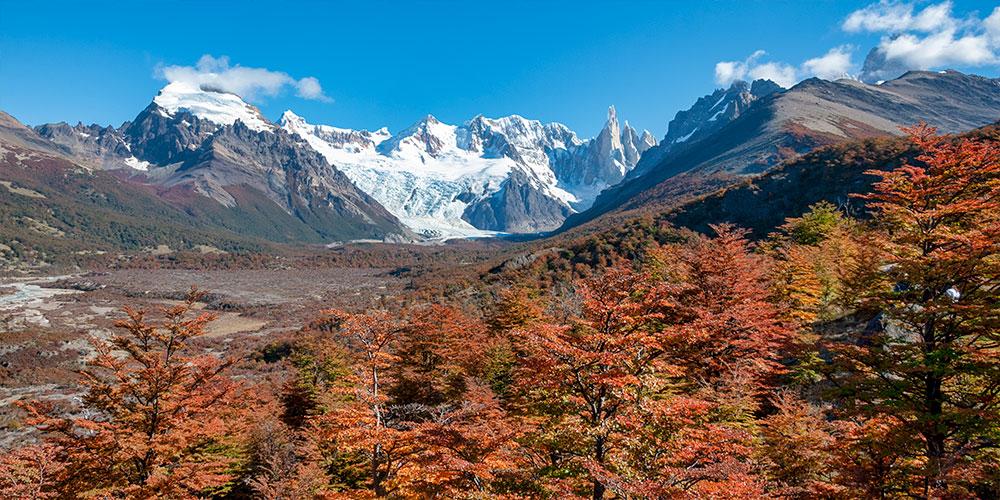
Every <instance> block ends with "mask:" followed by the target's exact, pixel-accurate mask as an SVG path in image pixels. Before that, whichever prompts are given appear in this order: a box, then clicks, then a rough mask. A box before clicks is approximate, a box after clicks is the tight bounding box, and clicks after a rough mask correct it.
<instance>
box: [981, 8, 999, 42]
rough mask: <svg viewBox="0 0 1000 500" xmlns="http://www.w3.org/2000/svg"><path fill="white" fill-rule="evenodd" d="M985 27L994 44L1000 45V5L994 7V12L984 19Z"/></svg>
mask: <svg viewBox="0 0 1000 500" xmlns="http://www.w3.org/2000/svg"><path fill="white" fill-rule="evenodd" d="M983 28H984V29H985V30H986V35H987V36H988V37H990V39H991V40H992V42H993V44H994V45H1000V7H997V8H995V9H993V13H992V14H990V16H989V17H987V18H986V19H984V20H983Z"/></svg>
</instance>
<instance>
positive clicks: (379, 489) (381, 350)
mask: <svg viewBox="0 0 1000 500" xmlns="http://www.w3.org/2000/svg"><path fill="white" fill-rule="evenodd" d="M326 315H327V316H328V317H331V318H335V321H333V324H335V325H336V326H335V328H334V330H333V333H334V335H336V336H337V338H338V339H339V340H340V341H341V342H342V343H343V345H345V346H346V347H347V348H348V349H349V350H350V351H351V352H352V354H353V358H354V360H353V362H352V363H351V367H350V370H349V374H348V375H347V377H346V380H345V382H346V383H345V384H344V385H338V386H335V387H334V389H333V391H332V392H331V393H329V394H328V395H327V396H326V398H327V402H326V403H325V404H326V406H327V407H328V410H327V411H326V413H324V414H322V415H320V416H318V417H316V419H315V421H314V429H315V430H314V435H313V439H315V440H318V441H319V442H320V444H319V446H320V447H321V448H326V450H327V453H328V454H333V455H334V458H332V460H334V461H336V460H342V461H343V462H344V463H345V464H347V467H348V468H356V469H357V470H354V471H347V473H348V474H357V475H358V476H359V477H361V478H363V484H361V485H356V486H355V485H351V484H346V485H341V486H338V488H341V489H344V490H345V491H351V490H354V491H355V493H357V494H361V493H363V491H358V487H363V488H365V489H366V490H368V491H370V492H371V493H373V494H374V495H375V496H379V497H385V496H389V495H399V494H403V493H404V492H405V491H406V488H407V487H408V486H409V484H410V483H411V481H412V480H413V476H412V474H414V473H415V470H414V466H413V464H414V457H415V456H416V454H417V453H418V452H419V450H420V448H419V444H420V443H418V442H417V440H416V438H417V433H416V431H414V429H413V425H412V424H411V423H410V422H408V421H407V420H406V419H405V418H404V417H405V415H404V414H403V413H402V410H403V409H402V408H398V407H395V406H394V405H392V402H391V400H390V398H389V395H388V389H389V388H390V387H391V386H392V385H393V380H392V377H391V368H392V367H393V366H394V364H395V363H397V362H398V360H399V358H398V356H397V355H396V347H397V345H398V342H399V339H400V336H401V334H402V328H401V322H400V321H399V320H398V319H394V318H393V317H391V316H390V315H389V313H387V312H385V311H370V312H368V313H365V314H350V313H344V312H339V311H327V312H326ZM344 472H345V471H334V475H337V474H343V473H344Z"/></svg>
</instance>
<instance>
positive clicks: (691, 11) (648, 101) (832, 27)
mask: <svg viewBox="0 0 1000 500" xmlns="http://www.w3.org/2000/svg"><path fill="white" fill-rule="evenodd" d="M871 5H872V2H871V1H816V2H807V1H771V2H763V1H733V2H728V1H727V2H723V1H719V2H709V1H701V0H699V1H694V0H692V1H688V2H665V1H663V2H652V1H636V2H587V1H574V2H558V1H552V2H542V1H538V2H519V1H503V2H501V1H496V2H472V1H466V2H459V1H455V2H446V1H419V2H405V3H404V2H379V1H367V2H365V1H353V2H343V3H335V2H329V3H327V2H322V3H321V2H291V1H288V2H284V3H283V4H281V5H280V6H278V5H277V4H274V3H263V2H261V3H253V2H204V3H201V2H184V1H176V2H167V1H163V2H119V3H106V2H101V1H90V2H79V1H75V2H63V1H58V0H52V1H48V2H28V1H23V0H19V1H7V0H0V109H2V110H4V111H7V112H9V113H11V114H13V115H14V116H15V117H17V118H19V119H20V120H22V121H24V122H26V123H29V124H32V125H37V124H40V123H45V122H50V121H68V122H72V123H75V122H76V121H78V120H79V121H83V122H86V123H91V122H97V123H101V124H114V125H118V124H120V123H121V122H122V121H125V120H128V119H131V118H132V117H134V116H135V115H136V114H137V113H138V112H139V111H140V110H141V109H142V108H143V107H145V106H146V105H147V104H148V103H149V101H150V100H151V99H152V97H153V96H154V95H155V94H156V92H157V90H158V89H159V88H160V87H162V86H163V85H165V83H166V82H165V80H164V79H163V76H164V71H163V68H164V67H169V66H194V65H195V64H196V63H197V61H198V60H199V59H200V58H201V57H202V56H203V55H206V54H210V55H213V56H215V57H222V56H227V57H228V58H229V59H228V60H229V66H230V67H232V66H236V65H239V66H242V67H247V68H260V69H266V70H267V72H266V73H267V74H269V75H270V74H272V73H273V74H279V75H280V74H284V75H285V77H283V78H287V79H288V82H289V83H288V84H287V85H286V84H284V83H282V81H279V82H278V83H277V84H275V85H278V87H271V88H267V89H264V90H263V91H260V92H257V93H256V94H257V95H255V96H254V98H253V99H252V102H254V104H257V105H258V106H259V107H260V108H261V110H262V111H263V112H264V114H265V115H266V116H267V117H268V118H271V119H277V118H278V116H279V115H280V114H281V112H282V111H284V110H285V109H289V108H290V109H293V110H295V112H296V113H298V114H300V115H302V116H304V117H305V118H307V119H308V120H309V121H310V122H313V123H327V124H332V125H337V126H341V127H350V128H369V129H374V128H378V127H381V126H388V127H389V128H390V129H391V130H392V131H397V130H399V129H401V128H404V127H406V126H408V125H410V124H411V123H413V122H414V121H416V120H418V119H419V118H420V117H422V116H424V115H426V114H428V113H432V114H434V115H435V116H437V117H438V118H439V119H441V120H442V121H445V122H450V123H458V122H462V121H464V120H466V119H468V118H471V117H472V116H474V115H476V114H477V113H483V114H485V115H487V116H501V115H507V114H514V113H516V114H520V115H523V116H527V117H529V118H537V119H540V120H543V121H560V122H563V123H566V124H567V125H569V126H570V127H571V128H573V129H575V130H576V131H577V132H578V133H580V134H581V135H582V136H590V135H593V134H595V133H596V132H597V131H598V130H599V129H600V127H601V126H602V124H603V122H604V119H605V113H606V110H607V106H608V105H609V104H614V105H615V106H616V107H617V109H618V114H619V117H620V118H624V119H628V120H629V121H630V122H631V123H632V124H633V125H635V126H637V127H639V128H647V129H649V130H650V131H652V132H653V133H654V135H656V136H657V137H660V136H662V135H663V134H664V133H665V131H666V128H667V123H668V122H669V120H670V119H671V118H672V117H673V116H674V114H675V113H676V112H677V111H678V110H679V109H684V108H687V107H689V106H690V105H691V103H692V102H693V101H694V100H695V99H697V98H698V97H699V96H702V95H704V94H706V93H709V92H711V91H712V89H713V88H715V87H717V86H719V84H720V82H724V81H728V79H731V78H732V77H733V76H732V75H733V74H735V75H736V76H741V75H742V76H744V77H746V76H754V75H759V74H764V73H768V74H770V73H773V72H774V71H778V72H779V74H783V75H785V76H788V77H790V78H792V77H793V78H795V79H798V78H802V77H804V76H808V74H809V72H810V71H814V70H815V68H816V67H817V64H813V65H812V66H809V68H811V69H807V68H806V67H805V66H803V63H805V61H807V60H810V59H813V58H818V57H820V56H824V55H830V54H832V56H831V57H830V58H828V59H823V60H821V61H820V63H822V62H823V61H826V62H836V61H835V60H839V61H840V62H841V63H842V62H843V58H842V57H841V58H840V59H837V58H836V57H834V56H837V55H838V54H839V55H843V54H847V55H849V57H850V61H851V62H852V63H853V64H854V66H855V67H856V66H859V65H860V63H861V61H862V60H863V59H864V56H865V54H866V53H867V51H868V50H869V49H870V48H871V47H874V46H876V45H878V44H879V43H880V40H881V39H882V37H883V36H886V35H887V34H888V33H890V32H895V33H897V34H898V33H903V32H905V33H910V34H912V36H913V37H914V40H915V41H916V42H917V43H918V45H917V50H919V51H923V52H921V53H918V54H917V55H913V54H909V55H908V56H907V57H911V59H913V60H915V61H919V63H920V64H922V65H925V66H929V67H935V69H937V68H938V67H955V68H958V69H962V70H965V71H972V72H975V73H978V74H984V75H988V76H996V75H997V73H998V66H997V62H996V59H995V57H993V58H991V56H990V55H989V54H987V55H983V56H981V57H979V58H978V59H969V57H968V56H967V53H968V52H969V51H968V50H963V49H962V47H958V48H955V47H951V46H945V47H940V46H934V50H937V51H938V52H940V54H938V53H937V52H935V55H933V56H932V57H927V58H923V59H921V57H923V56H922V55H921V54H923V53H926V52H928V51H929V50H930V49H924V48H923V47H924V46H923V45H919V44H920V43H923V42H927V43H930V42H931V41H932V40H930V38H931V37H933V36H936V35H940V34H941V33H940V32H941V30H951V31H950V32H948V33H946V34H949V36H952V35H953V36H952V38H954V39H956V40H958V39H962V37H965V36H968V37H975V36H980V35H982V33H983V32H984V30H986V29H987V28H984V26H987V24H988V23H986V22H981V21H982V19H985V18H987V16H989V15H990V13H991V12H992V11H993V9H994V8H995V7H996V6H997V2H996V1H976V0H956V1H955V2H954V4H953V5H952V4H950V3H947V4H946V5H945V6H946V7H947V11H948V12H947V16H946V17H942V16H943V14H942V13H941V12H940V11H941V10H942V9H941V8H940V6H941V4H939V3H938V4H935V3H929V2H918V3H916V4H915V5H912V4H905V3H883V4H882V5H881V6H879V5H875V6H871ZM866 7H869V10H868V11H863V10H862V11H861V12H862V13H865V12H868V13H870V14H872V16H870V17H871V19H869V18H863V16H862V17H859V18H858V19H857V22H855V23H854V26H853V28H852V29H845V20H846V19H847V18H848V17H849V16H850V15H851V14H852V12H857V11H859V10H861V9H864V8H866ZM929 7H937V8H938V10H937V11H935V12H931V13H930V14H935V13H936V14H938V16H937V17H934V16H931V15H929V14H928V15H926V16H923V17H921V16H920V14H921V13H922V12H923V11H924V10H925V9H927V8H929ZM892 9H896V10H892ZM906 9H910V12H911V13H912V16H910V17H908V18H906V19H908V21H907V22H908V23H909V24H907V25H906V26H896V27H893V26H892V22H891V21H892V15H895V14H900V13H901V12H902V13H903V14H905V13H906V12H905V11H906ZM879 16H881V17H879ZM970 16H975V17H970ZM897 17H898V16H897ZM932 17H934V19H932V21H934V20H935V19H936V21H934V22H939V23H940V24H938V25H933V26H926V24H927V23H926V22H924V23H923V24H921V23H922V21H920V20H921V19H924V18H928V19H930V18H932ZM866 19H867V21H866ZM872 19H874V21H873V20H872ZM949 19H950V20H951V21H948V20H949ZM997 19H998V20H1000V16H997ZM897 20H898V19H897ZM868 21H871V22H870V23H868V24H866V22H868ZM879 23H882V24H879ZM886 23H888V24H886ZM949 23H950V24H949ZM977 23H979V24H977ZM897 25H898V23H897ZM887 26H888V27H887ZM949 26H950V27H949ZM908 36H909V35H908ZM982 36H985V35H982ZM982 36H980V38H982ZM996 40H1000V38H996ZM952 41H955V40H952ZM973 41H974V40H973ZM983 43H986V42H983ZM991 43H992V42H991ZM946 45H947V44H946ZM758 50H762V51H765V52H766V54H763V55H758V56H757V57H754V58H750V56H751V54H753V53H754V52H755V51H758ZM836 50H840V52H837V53H832V52H831V51H836ZM984 50H989V51H992V53H996V52H997V49H996V47H995V45H991V46H989V47H987V48H986V49H984ZM748 58H749V59H748ZM984 58H985V59H984ZM727 61H728V62H729V63H730V66H726V67H725V69H726V70H727V71H726V72H724V73H725V74H723V75H721V76H720V75H719V74H718V73H717V69H718V68H717V63H719V62H727ZM819 66H822V65H819ZM220 67H221V66H220V64H218V63H216V64H215V65H214V68H215V69H219V68H220ZM180 69H183V68H180ZM188 69H189V70H190V71H194V72H197V71H198V69H197V68H188ZM733 71H735V73H733ZM781 71H784V73H781ZM741 72H742V73H741ZM789 72H791V73H789ZM793 74H794V76H793ZM307 77H309V78H315V79H316V81H318V83H319V84H320V85H321V86H322V97H328V98H316V97H321V96H320V95H319V94H317V93H316V92H315V90H317V89H315V88H313V89H312V90H313V91H312V92H304V93H305V94H307V95H311V96H312V97H314V98H312V99H306V98H302V97H299V96H298V95H297V94H300V93H303V92H302V91H301V88H300V87H299V86H298V85H299V83H301V82H302V79H303V78H307ZM272 91H274V92H275V95H269V93H271V92H272Z"/></svg>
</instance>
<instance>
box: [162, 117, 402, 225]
mask: <svg viewBox="0 0 1000 500" xmlns="http://www.w3.org/2000/svg"><path fill="white" fill-rule="evenodd" d="M161 185H163V186H165V187H169V188H173V187H177V186H185V185H186V186H190V187H192V188H193V189H194V190H195V191H196V192H199V193H201V194H203V195H205V196H207V197H209V198H212V199H213V200H216V201H217V202H219V203H220V204H222V205H224V206H227V207H235V206H237V205H238V199H237V198H236V197H235V196H234V195H233V194H232V190H233V188H239V189H246V188H250V189H253V190H255V191H257V192H259V193H263V194H264V195H265V196H266V197H267V198H268V199H270V200H271V201H273V202H274V203H275V204H276V205H278V206H279V207H281V209H282V210H284V211H285V212H287V213H288V214H290V215H293V216H295V217H296V218H298V219H299V220H302V221H304V222H307V223H308V224H309V225H310V226H311V227H313V228H314V229H315V230H316V231H317V232H318V233H320V234H321V235H322V236H323V237H324V238H329V239H331V240H334V239H340V240H342V239H363V238H365V239H371V238H374V239H384V238H386V237H388V236H390V235H396V236H401V235H402V236H405V235H406V234H407V232H406V231H405V230H402V229H401V228H400V226H399V222H398V221H397V220H396V218H395V217H393V216H392V214H390V213H389V212H387V211H386V210H385V209H384V208H383V207H382V206H381V205H379V204H378V202H376V201H375V200H374V199H372V198H371V197H369V196H368V195H366V194H365V193H363V192H361V191H359V190H358V189H357V187H355V186H354V184H352V183H351V181H350V180H349V179H348V178H347V177H346V176H345V175H344V174H343V173H342V172H340V171H339V170H337V169H336V168H334V167H333V166H331V165H330V164H329V163H328V162H327V161H326V159H325V158H324V157H323V156H322V155H320V154H319V153H317V152H316V151H314V150H313V149H312V148H310V147H308V146H307V145H304V144H302V143H300V142H298V141H297V140H295V139H294V138H293V137H291V136H290V135H288V134H287V133H286V132H284V131H282V130H275V131H255V130H252V129H250V128H249V127H248V126H247V125H245V124H244V123H243V122H241V121H237V122H236V123H234V124H233V125H227V126H224V127H222V128H220V129H219V130H218V131H217V132H216V133H215V134H213V135H212V136H211V137H210V138H209V139H208V140H206V142H205V143H204V144H203V145H202V146H201V147H200V148H198V150H196V151H195V152H194V154H192V155H191V157H190V158H189V159H188V160H186V161H185V162H184V163H183V164H181V165H180V166H179V168H177V169H176V170H175V171H174V172H173V173H172V174H171V175H169V176H167V177H166V178H164V179H163V180H162V181H161Z"/></svg>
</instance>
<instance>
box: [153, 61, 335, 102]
mask: <svg viewBox="0 0 1000 500" xmlns="http://www.w3.org/2000/svg"><path fill="white" fill-rule="evenodd" d="M157 74H158V76H160V77H161V78H163V79H165V80H167V81H169V82H178V81H181V82H186V83H191V84H194V85H198V86H200V87H210V88H213V89H217V90H222V91H224V92H232V93H234V94H236V95H238V96H240V97H242V98H244V99H246V100H248V101H254V100H257V99H259V98H260V97H262V96H267V97H272V96H275V95H278V94H279V93H281V91H282V90H284V89H285V88H286V87H291V88H294V89H295V91H296V95H298V96H299V97H302V98H303V99H313V100H319V101H327V102H328V101H330V98H329V97H327V96H326V95H325V94H324V93H323V87H322V86H320V83H319V80H317V79H316V78H314V77H311V76H308V77H305V78H302V79H299V80H296V79H295V78H292V77H291V76H289V75H288V73H284V72H282V71H271V70H269V69H266V68H249V67H245V66H240V65H239V64H237V65H233V66H231V65H230V64H229V58H228V57H226V56H222V57H218V58H216V57H213V56H211V55H209V54H205V55H203V56H201V58H200V59H198V62H197V64H195V65H194V66H163V67H160V68H158V70H157Z"/></svg>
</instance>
